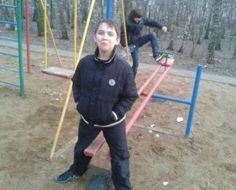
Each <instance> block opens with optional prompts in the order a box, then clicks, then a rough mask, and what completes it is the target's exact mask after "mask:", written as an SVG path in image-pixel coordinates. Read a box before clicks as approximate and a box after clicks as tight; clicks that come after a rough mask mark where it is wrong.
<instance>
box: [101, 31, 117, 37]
mask: <svg viewBox="0 0 236 190" xmlns="http://www.w3.org/2000/svg"><path fill="white" fill-rule="evenodd" d="M106 33H107V35H108V36H114V35H115V34H114V32H109V31H108V32H105V31H103V30H99V31H98V34H99V35H105V34H106Z"/></svg>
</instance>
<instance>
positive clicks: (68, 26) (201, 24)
mask: <svg viewBox="0 0 236 190" xmlns="http://www.w3.org/2000/svg"><path fill="white" fill-rule="evenodd" d="M42 2H43V3H45V0H31V1H30V12H31V15H30V16H31V22H36V23H37V35H38V36H43V32H44V28H43V26H44V25H43V18H44V16H43V15H44V13H43V8H42V6H41V4H42ZM0 3H2V4H15V3H16V0H0ZM90 3H91V0H86V1H84V0H78V33H79V35H80V36H81V35H82V32H83V27H84V25H85V22H86V19H87V15H88V11H89V10H88V9H89V5H90ZM124 5H125V14H128V13H129V12H130V10H132V9H133V8H142V9H143V10H144V12H145V14H146V15H145V16H146V17H150V18H154V19H158V20H160V21H161V22H162V23H165V25H167V26H168V29H169V34H168V36H167V37H168V38H167V40H168V45H167V49H169V50H173V51H176V52H178V53H180V54H184V53H185V51H186V42H191V50H190V53H189V56H190V57H194V54H195V50H196V47H197V46H201V45H202V41H203V40H207V44H208V47H207V50H206V51H207V52H208V53H207V57H206V61H207V63H209V64H214V62H215V51H216V50H217V51H221V50H222V45H221V43H222V39H227V40H228V42H229V44H228V48H229V51H230V52H232V53H231V58H233V59H235V58H236V11H235V9H236V1H235V0H191V1H190V0H134V1H130V0H124ZM95 7H96V8H95V10H94V12H93V19H92V24H91V26H93V24H94V23H96V22H97V20H98V19H99V18H104V17H105V14H106V0H97V1H96V5H95ZM47 8H48V9H47V10H48V17H49V20H50V24H51V27H52V28H53V30H54V32H55V33H56V34H57V37H58V38H61V39H65V40H69V39H70V38H72V36H73V35H72V33H73V27H74V26H73V17H74V13H73V11H74V0H60V1H58V0H47ZM112 11H113V19H114V20H115V22H118V23H119V24H121V22H122V19H121V11H122V10H121V0H113V9H112ZM3 19H5V20H14V19H15V15H14V14H12V12H11V10H9V9H5V8H1V9H0V20H3ZM1 27H2V26H1ZM8 29H14V28H13V27H9V26H8ZM147 30H150V29H147ZM88 37H89V36H88ZM70 40H72V39H70ZM177 41H178V43H177Z"/></svg>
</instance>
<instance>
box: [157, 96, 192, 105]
mask: <svg viewBox="0 0 236 190" xmlns="http://www.w3.org/2000/svg"><path fill="white" fill-rule="evenodd" d="M153 97H154V98H158V99H162V100H168V101H172V102H177V103H182V104H187V105H191V100H187V99H181V98H176V97H171V96H163V95H160V94H153Z"/></svg>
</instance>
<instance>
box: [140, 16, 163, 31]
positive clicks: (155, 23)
mask: <svg viewBox="0 0 236 190" xmlns="http://www.w3.org/2000/svg"><path fill="white" fill-rule="evenodd" d="M143 24H144V25H145V26H150V27H156V28H158V29H162V27H163V25H162V24H161V23H159V22H158V21H155V20H152V19H148V18H144V19H143Z"/></svg>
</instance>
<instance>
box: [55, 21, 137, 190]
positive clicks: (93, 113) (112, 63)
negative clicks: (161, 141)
mask: <svg viewBox="0 0 236 190" xmlns="http://www.w3.org/2000/svg"><path fill="white" fill-rule="evenodd" d="M94 41H95V43H96V45H97V46H98V48H97V49H96V51H95V54H93V55H88V56H86V57H84V58H83V59H81V61H80V63H79V64H78V66H77V68H76V71H75V74H74V76H73V78H72V81H73V95H74V100H75V102H76V103H77V110H78V112H79V113H80V117H81V119H80V124H79V125H80V126H79V135H78V142H77V143H76V146H75V149H74V162H73V164H72V165H71V167H70V168H69V170H67V171H66V172H64V173H63V174H61V175H59V176H57V177H56V178H55V181H56V182H59V183H64V182H68V181H73V180H74V179H77V178H79V177H80V176H82V175H83V174H84V173H85V172H86V170H87V168H88V165H89V162H90V160H91V157H87V156H85V155H84V150H85V149H86V148H87V147H88V146H89V144H90V143H91V142H92V141H93V140H94V139H95V138H96V136H97V135H98V134H99V132H100V131H102V132H103V134H104V137H105V139H106V142H107V144H108V146H109V149H110V153H111V166H112V179H113V183H114V186H115V189H116V190H130V189H131V185H130V181H129V175H130V174H129V151H128V146H127V140H126V133H125V121H124V120H125V114H126V112H127V111H128V110H129V109H130V108H131V106H132V105H133V103H134V101H135V100H136V98H137V97H138V94H137V89H136V85H135V82H134V77H133V73H132V69H131V67H130V66H129V65H128V64H127V63H126V62H124V61H123V60H122V59H120V58H119V57H118V56H117V55H116V53H115V49H116V46H117V45H118V44H119V43H120V38H119V36H118V32H117V29H116V27H115V25H114V23H113V22H112V21H110V20H104V21H101V22H100V23H99V24H98V26H97V28H96V30H95V35H94Z"/></svg>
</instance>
